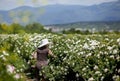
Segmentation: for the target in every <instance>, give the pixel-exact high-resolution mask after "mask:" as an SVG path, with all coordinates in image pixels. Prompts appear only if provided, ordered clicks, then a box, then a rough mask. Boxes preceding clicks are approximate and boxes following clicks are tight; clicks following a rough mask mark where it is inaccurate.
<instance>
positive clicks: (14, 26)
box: [10, 23, 25, 34]
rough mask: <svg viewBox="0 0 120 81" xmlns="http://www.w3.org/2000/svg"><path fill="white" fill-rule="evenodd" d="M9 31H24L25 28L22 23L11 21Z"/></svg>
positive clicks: (15, 32) (13, 32)
mask: <svg viewBox="0 0 120 81" xmlns="http://www.w3.org/2000/svg"><path fill="white" fill-rule="evenodd" d="M10 33H12V34H17V33H25V30H24V27H23V26H22V25H20V24H17V23H13V24H11V25H10Z"/></svg>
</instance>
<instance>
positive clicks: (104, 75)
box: [0, 33, 120, 81]
mask: <svg viewBox="0 0 120 81" xmlns="http://www.w3.org/2000/svg"><path fill="white" fill-rule="evenodd" d="M43 38H48V39H49V41H52V42H53V44H52V45H50V49H51V50H52V51H53V53H54V54H55V55H56V56H57V58H52V57H49V61H50V62H49V65H48V66H46V67H43V68H42V69H43V70H42V71H43V73H45V74H46V77H47V78H48V79H49V80H50V81H80V78H84V79H85V80H86V81H103V80H104V81H109V80H110V79H113V80H114V81H119V79H120V77H119V74H120V73H119V69H120V68H119V64H120V37H119V34H105V35H100V34H94V35H79V34H64V35H57V34H43V33H42V34H24V35H18V34H16V35H4V34H3V35H0V62H1V65H0V81H3V80H8V78H10V79H11V81H16V80H18V81H26V80H27V79H28V78H29V77H31V78H33V76H34V75H33V72H34V71H31V70H30V68H31V66H32V65H34V64H35V59H33V57H32V53H33V51H34V50H35V49H36V48H37V46H38V45H39V42H40V41H41V40H42V39H43ZM8 66H9V67H13V68H15V69H14V71H12V70H11V72H9V68H8ZM4 75H6V76H4ZM15 75H19V76H21V77H17V78H15ZM25 75H27V76H25ZM28 76H29V77H28Z"/></svg>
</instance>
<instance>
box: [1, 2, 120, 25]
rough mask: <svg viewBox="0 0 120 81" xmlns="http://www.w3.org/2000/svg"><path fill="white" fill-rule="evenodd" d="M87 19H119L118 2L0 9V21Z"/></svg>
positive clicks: (81, 20)
mask: <svg viewBox="0 0 120 81" xmlns="http://www.w3.org/2000/svg"><path fill="white" fill-rule="evenodd" d="M84 21H85V22H86V21H87V22H88V21H120V2H108V3H103V4H99V5H92V6H81V5H59V4H56V5H48V6H42V7H29V6H22V7H18V8H15V9H12V10H9V11H3V10H1V11H0V23H2V22H6V23H13V22H17V23H20V24H28V23H33V22H38V23H41V24H43V25H50V24H64V23H72V22H84Z"/></svg>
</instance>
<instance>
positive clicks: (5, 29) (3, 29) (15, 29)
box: [0, 23, 50, 34]
mask: <svg viewBox="0 0 120 81" xmlns="http://www.w3.org/2000/svg"><path fill="white" fill-rule="evenodd" d="M49 32H50V31H49V30H46V29H44V26H43V25H41V24H40V23H32V24H27V25H25V26H23V25H20V24H18V23H12V24H9V25H8V24H0V34H24V33H49Z"/></svg>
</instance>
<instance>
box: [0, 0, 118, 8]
mask: <svg viewBox="0 0 120 81" xmlns="http://www.w3.org/2000/svg"><path fill="white" fill-rule="evenodd" d="M111 1H118V0H0V10H9V9H13V8H16V7H19V6H33V7H39V6H43V5H50V4H67V5H76V4H77V5H95V4H101V3H104V2H111Z"/></svg>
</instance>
